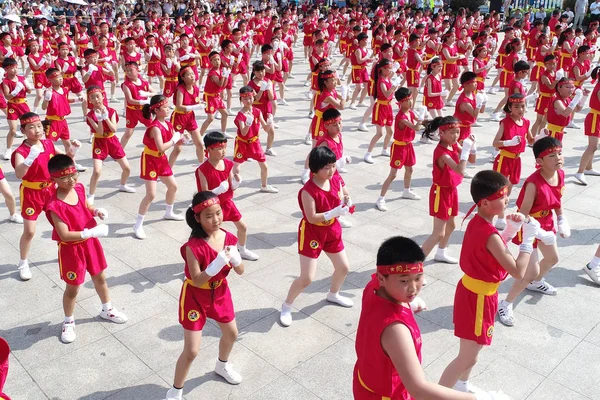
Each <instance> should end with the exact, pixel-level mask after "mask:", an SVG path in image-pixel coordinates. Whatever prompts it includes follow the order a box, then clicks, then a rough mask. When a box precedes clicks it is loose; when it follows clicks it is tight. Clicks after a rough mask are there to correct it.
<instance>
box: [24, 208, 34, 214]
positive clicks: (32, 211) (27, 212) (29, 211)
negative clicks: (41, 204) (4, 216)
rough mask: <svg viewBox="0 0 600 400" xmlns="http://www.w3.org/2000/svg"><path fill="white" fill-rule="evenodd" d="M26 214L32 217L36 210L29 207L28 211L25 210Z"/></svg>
mask: <svg viewBox="0 0 600 400" xmlns="http://www.w3.org/2000/svg"><path fill="white" fill-rule="evenodd" d="M25 214H27V215H29V216H32V215H33V214H35V210H34V209H33V208H31V207H27V209H26V210H25Z"/></svg>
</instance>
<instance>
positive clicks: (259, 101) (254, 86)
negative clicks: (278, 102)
mask: <svg viewBox="0 0 600 400" xmlns="http://www.w3.org/2000/svg"><path fill="white" fill-rule="evenodd" d="M248 86H250V87H251V88H252V89H253V90H254V93H256V94H258V92H260V85H259V84H256V83H255V82H254V81H250V82H248ZM254 104H270V100H269V91H268V90H265V91H264V92H263V93H262V95H261V96H260V99H257V98H255V99H254Z"/></svg>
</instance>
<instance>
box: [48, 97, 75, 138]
mask: <svg viewBox="0 0 600 400" xmlns="http://www.w3.org/2000/svg"><path fill="white" fill-rule="evenodd" d="M48 90H51V91H52V98H51V99H50V101H49V102H48V108H47V109H46V119H47V120H49V121H50V128H49V129H48V131H47V134H46V138H47V139H50V140H52V141H53V142H56V141H57V140H58V139H61V140H69V138H70V133H69V124H68V123H67V121H66V120H65V117H66V116H68V115H69V114H71V106H70V105H69V89H66V88H62V93H60V92H58V91H56V90H54V89H52V88H50V89H48Z"/></svg>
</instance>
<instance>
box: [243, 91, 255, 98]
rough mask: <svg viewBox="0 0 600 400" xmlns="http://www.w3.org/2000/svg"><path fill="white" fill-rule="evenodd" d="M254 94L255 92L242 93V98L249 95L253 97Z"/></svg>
mask: <svg viewBox="0 0 600 400" xmlns="http://www.w3.org/2000/svg"><path fill="white" fill-rule="evenodd" d="M252 96H254V92H246V93H240V98H241V99H245V98H247V97H252Z"/></svg>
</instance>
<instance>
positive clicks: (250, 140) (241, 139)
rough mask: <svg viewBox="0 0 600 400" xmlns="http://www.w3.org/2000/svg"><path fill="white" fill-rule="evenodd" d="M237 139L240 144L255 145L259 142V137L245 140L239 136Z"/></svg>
mask: <svg viewBox="0 0 600 400" xmlns="http://www.w3.org/2000/svg"><path fill="white" fill-rule="evenodd" d="M236 138H237V140H239V141H240V142H243V143H248V144H250V143H254V142H256V141H257V140H258V136H252V137H251V138H250V139H244V138H242V137H241V136H239V135H238V136H236Z"/></svg>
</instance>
